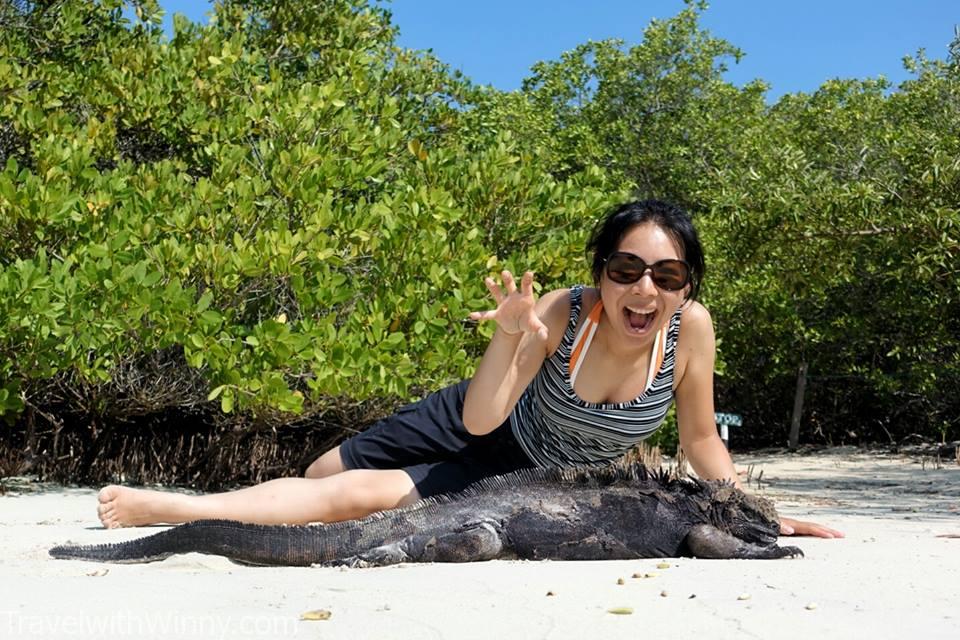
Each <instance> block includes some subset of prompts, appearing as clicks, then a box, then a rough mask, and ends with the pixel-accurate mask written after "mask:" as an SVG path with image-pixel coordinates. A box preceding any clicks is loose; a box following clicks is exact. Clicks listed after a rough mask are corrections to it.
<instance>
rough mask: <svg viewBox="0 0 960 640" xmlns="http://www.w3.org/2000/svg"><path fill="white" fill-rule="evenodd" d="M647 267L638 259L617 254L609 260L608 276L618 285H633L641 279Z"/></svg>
mask: <svg viewBox="0 0 960 640" xmlns="http://www.w3.org/2000/svg"><path fill="white" fill-rule="evenodd" d="M646 268H647V265H646V264H644V262H643V261H642V260H640V259H638V258H635V257H633V256H627V255H622V254H615V255H613V256H611V257H610V259H609V260H607V276H608V277H609V278H610V279H611V280H613V281H614V282H616V283H618V284H633V283H634V282H636V281H637V280H639V279H640V278H641V277H643V272H644V271H645V270H646Z"/></svg>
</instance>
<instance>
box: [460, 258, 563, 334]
mask: <svg viewBox="0 0 960 640" xmlns="http://www.w3.org/2000/svg"><path fill="white" fill-rule="evenodd" d="M500 277H501V278H502V280H503V289H501V288H500V285H498V284H497V283H496V282H495V281H494V280H493V278H486V279H485V280H484V283H485V284H486V285H487V289H488V290H489V291H490V295H492V296H493V299H494V301H495V302H496V303H497V308H496V309H494V310H492V311H474V312H473V313H471V314H470V319H471V320H476V321H478V322H483V321H485V320H496V322H497V325H498V326H499V327H500V330H501V331H502V332H504V333H506V334H507V335H511V336H514V335H518V334H521V333H536V334H537V335H538V336H539V337H540V338H541V339H542V340H546V339H547V325H545V324H543V323H542V322H541V321H540V318H539V317H538V316H537V311H536V305H537V301H536V298H534V297H533V272H532V271H527V272H526V273H524V274H523V277H522V278H521V279H520V289H519V290H518V289H517V283H516V282H515V281H514V279H513V274H512V273H510V272H509V271H503V272H501V273H500Z"/></svg>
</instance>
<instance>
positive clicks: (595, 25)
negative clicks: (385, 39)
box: [160, 0, 960, 100]
mask: <svg viewBox="0 0 960 640" xmlns="http://www.w3.org/2000/svg"><path fill="white" fill-rule="evenodd" d="M160 4H161V6H163V7H164V8H165V9H166V10H167V11H168V13H174V12H177V13H183V14H184V15H186V16H187V17H188V18H190V19H191V20H194V21H197V20H204V18H203V14H204V12H206V11H208V10H209V5H208V4H207V3H205V2H196V1H194V2H187V1H185V0H160ZM384 4H385V6H386V7H387V8H388V9H389V10H390V11H391V12H392V13H393V18H394V22H395V23H396V24H397V25H399V27H400V32H401V35H400V44H401V45H403V46H406V47H410V48H413V49H433V51H434V53H435V55H436V56H437V57H438V58H440V59H441V60H443V61H444V62H446V63H448V64H450V65H451V66H453V67H454V68H458V69H460V70H461V71H463V72H464V74H466V75H467V76H469V77H470V78H472V79H473V80H474V81H475V82H479V83H482V84H492V85H493V86H495V87H497V88H499V89H504V90H510V89H516V88H518V87H519V86H520V81H521V80H522V79H523V78H524V77H525V76H527V75H528V71H529V69H530V66H531V65H533V64H534V63H536V62H538V61H540V60H553V59H556V58H558V57H559V56H560V54H561V53H563V52H564V51H567V50H569V49H572V48H573V47H575V46H576V45H578V44H581V43H583V42H586V41H587V40H590V39H593V40H601V39H604V38H614V37H615V38H621V39H623V40H625V41H626V42H628V43H636V42H639V41H640V40H641V38H642V36H643V29H644V27H645V26H646V25H647V24H648V23H649V21H650V19H651V18H668V17H670V16H672V15H675V14H676V13H678V12H679V11H680V10H681V9H682V8H683V6H684V5H683V2H682V1H681V0H592V1H586V0H513V1H505V0H484V1H483V2H478V1H475V0H474V1H470V0H468V1H464V2H460V1H457V0H394V1H393V2H387V3H384ZM955 24H960V2H958V1H957V0H899V1H894V0H873V1H868V0H832V1H825V0H804V1H802V2H800V1H789V2H787V1H783V0H766V1H762V0H717V1H716V2H713V3H712V4H711V6H710V8H709V9H707V11H706V13H705V14H704V16H703V20H702V26H703V27H705V28H707V29H709V30H710V31H711V32H712V33H713V34H714V35H715V36H719V37H722V38H725V39H726V40H728V41H730V42H731V43H732V44H734V45H736V46H737V47H739V48H740V49H741V50H743V51H744V53H745V54H746V57H745V58H744V59H743V60H742V61H741V62H740V64H739V65H733V64H732V61H731V62H730V65H731V70H730V71H729V72H728V74H727V79H728V80H730V81H731V82H733V83H735V84H738V85H740V84H743V83H745V82H748V81H750V80H753V79H754V78H762V79H763V80H765V81H766V82H767V83H768V84H769V85H770V86H771V90H770V93H769V94H768V98H769V99H771V100H775V99H777V98H778V97H779V96H781V95H783V94H784V93H792V92H795V91H805V92H810V91H814V90H816V88H817V87H819V86H820V85H821V84H822V83H823V82H824V81H826V80H828V79H831V78H872V77H877V76H879V75H883V76H885V77H887V78H888V79H889V80H891V81H893V82H894V83H895V84H896V83H899V82H901V81H903V80H905V79H906V78H907V77H908V74H907V73H906V72H905V71H904V70H903V64H902V60H903V57H904V56H905V55H908V54H914V53H916V51H917V49H920V48H924V49H926V51H927V55H928V56H929V57H931V58H944V57H946V55H947V46H948V45H949V43H950V41H951V40H952V39H953V33H954V25H955Z"/></svg>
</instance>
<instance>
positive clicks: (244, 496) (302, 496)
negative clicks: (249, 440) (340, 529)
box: [97, 469, 420, 528]
mask: <svg viewBox="0 0 960 640" xmlns="http://www.w3.org/2000/svg"><path fill="white" fill-rule="evenodd" d="M98 499H99V502H100V505H99V506H98V507H97V513H98V514H99V515H100V521H101V522H103V525H104V526H105V527H107V528H113V527H122V526H143V525H149V524H158V523H161V522H162V523H170V524H178V523H182V522H190V521H192V520H202V519H208V518H209V519H225V520H240V521H242V522H251V523H256V524H307V523H309V522H336V521H339V520H350V519H353V518H361V517H363V516H366V515H369V514H371V513H373V512H375V511H382V510H384V509H392V508H395V507H400V506H404V505H407V504H411V503H413V502H415V501H417V500H419V499H420V495H419V494H418V493H417V490H416V488H415V487H414V484H413V480H412V479H411V478H410V476H409V475H408V474H407V473H406V472H405V471H401V470H397V469H390V470H379V469H353V470H350V471H344V472H343V473H336V474H334V475H331V476H328V477H324V478H279V479H277V480H270V481H269V482H264V483H263V484H258V485H255V486H252V487H247V488H245V489H240V490H237V491H230V492H227V493H216V494H209V495H203V496H188V495H183V494H179V493H168V492H163V491H150V490H145V489H132V488H129V487H119V486H109V487H105V488H104V489H102V490H101V491H100V495H99V496H98Z"/></svg>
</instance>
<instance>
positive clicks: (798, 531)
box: [780, 518, 844, 538]
mask: <svg viewBox="0 0 960 640" xmlns="http://www.w3.org/2000/svg"><path fill="white" fill-rule="evenodd" d="M780 535H782V536H815V537H817V538H842V537H844V536H843V533H842V532H840V531H837V530H836V529H831V528H830V527H825V526H823V525H822V524H817V523H816V522H804V521H803V520H794V519H793V518H780Z"/></svg>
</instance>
